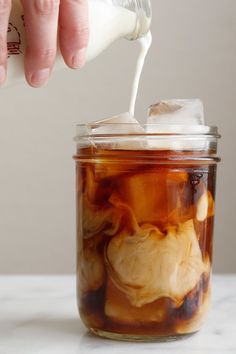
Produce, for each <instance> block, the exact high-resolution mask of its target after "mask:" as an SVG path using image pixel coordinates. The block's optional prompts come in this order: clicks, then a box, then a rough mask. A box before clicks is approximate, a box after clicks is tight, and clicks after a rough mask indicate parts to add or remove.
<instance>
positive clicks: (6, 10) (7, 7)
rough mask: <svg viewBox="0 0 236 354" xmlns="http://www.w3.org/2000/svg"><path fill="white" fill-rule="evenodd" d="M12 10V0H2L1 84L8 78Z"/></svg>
mask: <svg viewBox="0 0 236 354" xmlns="http://www.w3.org/2000/svg"><path fill="white" fill-rule="evenodd" d="M10 12H11V0H0V85H2V84H3V83H4V81H5V79H6V69H7V29H8V21H9V16H10Z"/></svg>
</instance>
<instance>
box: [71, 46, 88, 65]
mask: <svg viewBox="0 0 236 354" xmlns="http://www.w3.org/2000/svg"><path fill="white" fill-rule="evenodd" d="M85 61H86V48H82V49H80V50H78V51H77V52H76V53H75V54H74V55H73V57H72V66H73V68H75V69H77V68H82V67H83V66H84V64H85Z"/></svg>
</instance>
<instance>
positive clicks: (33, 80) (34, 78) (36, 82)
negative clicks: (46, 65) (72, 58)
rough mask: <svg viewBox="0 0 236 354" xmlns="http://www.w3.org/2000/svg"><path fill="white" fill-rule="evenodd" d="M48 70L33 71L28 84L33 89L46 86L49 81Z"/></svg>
mask: <svg viewBox="0 0 236 354" xmlns="http://www.w3.org/2000/svg"><path fill="white" fill-rule="evenodd" d="M49 74H50V70H49V69H41V70H38V71H35V72H34V73H33V74H31V77H30V80H29V81H30V84H31V85H32V86H34V87H40V86H43V85H46V84H47V82H48V79H49Z"/></svg>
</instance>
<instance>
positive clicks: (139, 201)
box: [77, 149, 216, 336]
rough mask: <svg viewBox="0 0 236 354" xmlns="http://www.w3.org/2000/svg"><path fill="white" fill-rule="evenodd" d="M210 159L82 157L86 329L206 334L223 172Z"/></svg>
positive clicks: (125, 154)
mask: <svg viewBox="0 0 236 354" xmlns="http://www.w3.org/2000/svg"><path fill="white" fill-rule="evenodd" d="M89 152H90V153H92V155H93V158H92V159H89V158H86V157H85V156H86V155H88V153H89ZM140 155H143V156H147V155H148V157H150V158H148V159H147V158H145V159H140V158H139V159H137V158H135V156H136V157H137V156H140ZM204 155H205V153H203V152H196V153H195V154H193V152H174V151H101V150H97V151H94V150H93V151H89V150H88V149H82V150H80V151H78V156H79V158H78V159H79V161H78V162H77V221H78V225H77V241H78V242H77V245H78V257H77V259H78V267H77V269H78V303H79V309H80V314H81V318H82V320H83V322H84V323H85V324H86V325H87V327H89V328H92V329H99V330H103V331H108V332H115V333H121V334H122V333H129V334H134V335H135V334H136V335H160V336H161V335H176V334H186V333H192V332H195V331H197V330H199V328H200V326H201V324H202V322H203V321H204V319H205V317H206V314H207V310H208V303H209V297H210V278H211V262H212V234H213V219H214V192H215V168H216V166H215V164H209V161H208V162H206V161H204V158H203V157H204ZM173 156H175V159H173ZM177 157H178V159H177V160H176V158H177ZM201 157H202V161H201Z"/></svg>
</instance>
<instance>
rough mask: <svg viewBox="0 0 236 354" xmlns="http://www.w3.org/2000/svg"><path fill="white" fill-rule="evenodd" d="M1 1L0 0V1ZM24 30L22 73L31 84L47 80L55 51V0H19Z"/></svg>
mask: <svg viewBox="0 0 236 354" xmlns="http://www.w3.org/2000/svg"><path fill="white" fill-rule="evenodd" d="M0 1H1V0H0ZM21 2H22V5H23V8H24V16H25V30H26V41H27V48H26V57H25V76H26V79H27V81H28V83H29V84H30V85H31V86H33V87H40V86H43V85H45V84H46V83H47V81H48V79H49V76H50V73H51V70H52V67H53V65H54V62H55V57H56V52H57V28H58V17H59V2H60V1H59V0H21Z"/></svg>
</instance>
